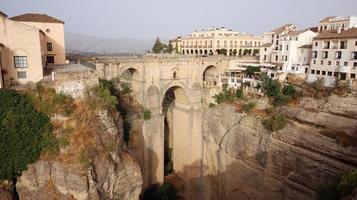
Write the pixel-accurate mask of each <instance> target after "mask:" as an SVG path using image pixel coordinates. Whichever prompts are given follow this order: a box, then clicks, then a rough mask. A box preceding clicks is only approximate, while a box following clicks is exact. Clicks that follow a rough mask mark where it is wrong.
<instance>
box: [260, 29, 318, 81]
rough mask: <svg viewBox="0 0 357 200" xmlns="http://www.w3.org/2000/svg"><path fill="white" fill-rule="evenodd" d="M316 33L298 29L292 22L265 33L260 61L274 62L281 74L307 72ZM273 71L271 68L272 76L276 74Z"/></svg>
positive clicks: (277, 71)
mask: <svg viewBox="0 0 357 200" xmlns="http://www.w3.org/2000/svg"><path fill="white" fill-rule="evenodd" d="M316 35H317V33H315V32H313V31H311V30H310V29H305V30H296V27H295V26H294V25H292V24H286V25H283V26H281V27H279V28H277V29H274V30H272V31H270V32H268V33H265V34H264V42H265V43H264V44H263V45H262V46H261V49H260V52H261V53H260V57H259V61H260V63H271V64H274V65H275V66H276V70H275V71H276V73H279V74H282V73H284V74H286V73H293V74H305V73H307V72H308V67H309V64H310V60H311V48H312V39H313V37H315V36H316ZM273 72H274V70H270V74H271V76H272V77H274V76H275V75H274V73H273ZM275 78H276V77H275Z"/></svg>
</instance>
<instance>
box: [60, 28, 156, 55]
mask: <svg viewBox="0 0 357 200" xmlns="http://www.w3.org/2000/svg"><path fill="white" fill-rule="evenodd" d="M154 42H155V38H153V39H130V38H117V39H107V38H101V37H96V36H88V35H82V34H77V33H70V32H66V33H65V44H66V51H67V52H73V51H79V52H91V53H100V54H103V53H105V54H113V53H144V52H146V51H147V50H151V48H152V46H153V44H154Z"/></svg>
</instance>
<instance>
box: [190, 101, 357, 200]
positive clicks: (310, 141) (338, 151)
mask: <svg viewBox="0 0 357 200" xmlns="http://www.w3.org/2000/svg"><path fill="white" fill-rule="evenodd" d="M280 113H282V114H284V115H285V116H287V117H288V119H289V120H288V123H287V125H286V126H285V127H284V128H283V129H281V130H279V131H277V132H269V131H267V130H266V129H265V128H264V126H263V125H262V118H263V117H260V116H256V115H253V114H248V115H247V114H243V113H240V112H237V111H236V109H235V107H234V106H230V105H223V106H216V107H214V108H210V109H208V110H206V111H205V112H204V115H203V124H202V129H203V140H204V142H203V143H204V144H203V151H204V152H203V155H204V156H203V161H202V163H203V167H202V170H203V173H204V175H203V176H202V177H201V178H198V179H199V180H193V182H197V181H201V182H204V183H201V191H202V192H201V193H200V194H194V195H202V196H204V198H205V199H239V200H248V199H255V200H259V199H274V200H279V199H281V200H287V199H303V200H310V199H315V198H316V192H315V191H316V188H318V187H320V186H321V185H323V184H326V183H327V182H328V181H329V180H331V179H333V178H334V177H335V176H336V175H338V174H340V173H342V172H346V171H349V170H356V169H357V147H356V138H357V98H356V97H353V96H347V97H338V96H335V95H332V96H330V97H328V98H325V99H320V100H316V99H313V98H304V99H303V100H302V101H301V102H300V103H299V104H297V105H295V106H286V107H283V108H281V109H280ZM341 135H342V136H341ZM193 193H194V192H193Z"/></svg>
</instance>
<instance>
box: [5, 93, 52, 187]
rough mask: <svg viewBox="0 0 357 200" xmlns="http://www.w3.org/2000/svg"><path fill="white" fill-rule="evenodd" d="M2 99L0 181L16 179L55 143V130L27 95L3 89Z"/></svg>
mask: <svg viewBox="0 0 357 200" xmlns="http://www.w3.org/2000/svg"><path fill="white" fill-rule="evenodd" d="M0 99H1V104H0V163H1V164H0V180H3V179H14V178H16V177H17V176H19V175H21V172H22V171H23V170H26V168H27V165H28V164H30V163H33V162H34V161H36V160H37V158H38V157H39V156H40V153H41V151H42V150H43V149H44V148H45V147H46V145H48V144H53V143H52V142H51V141H49V139H50V138H51V128H52V127H51V123H50V119H49V118H48V117H47V116H46V115H45V114H43V113H40V112H37V111H36V110H35V108H34V106H33V105H32V103H31V101H30V100H29V98H28V97H27V96H25V95H21V94H19V93H17V92H16V91H13V90H4V89H2V90H0ZM52 138H53V137H52Z"/></svg>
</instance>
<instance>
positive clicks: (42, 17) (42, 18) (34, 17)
mask: <svg viewBox="0 0 357 200" xmlns="http://www.w3.org/2000/svg"><path fill="white" fill-rule="evenodd" d="M10 19H11V20H14V21H22V22H44V23H61V24H64V21H62V20H59V19H56V18H54V17H51V16H48V15H46V14H38V13H26V14H23V15H18V16H15V17H11V18H10Z"/></svg>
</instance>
